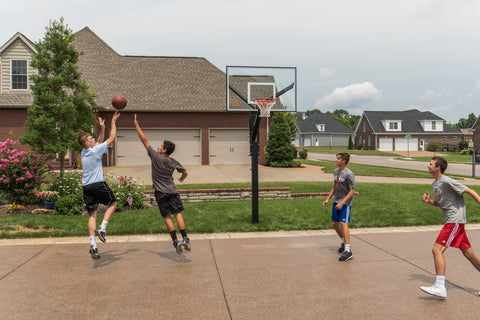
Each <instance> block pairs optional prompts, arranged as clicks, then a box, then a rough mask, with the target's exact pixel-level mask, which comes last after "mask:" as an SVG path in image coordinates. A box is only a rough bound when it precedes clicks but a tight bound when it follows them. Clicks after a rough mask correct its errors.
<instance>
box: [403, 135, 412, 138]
mask: <svg viewBox="0 0 480 320" xmlns="http://www.w3.org/2000/svg"><path fill="white" fill-rule="evenodd" d="M404 138H405V139H412V135H411V134H406V135H405V137H404Z"/></svg>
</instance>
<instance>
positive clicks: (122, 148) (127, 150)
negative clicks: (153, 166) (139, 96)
mask: <svg viewBox="0 0 480 320" xmlns="http://www.w3.org/2000/svg"><path fill="white" fill-rule="evenodd" d="M142 131H143V133H144V134H145V136H146V137H147V139H148V141H149V142H150V145H151V146H152V147H153V148H155V149H158V147H160V145H161V144H162V143H163V141H164V140H171V141H173V142H174V143H175V152H174V153H173V154H172V157H173V158H175V159H176V160H178V161H180V163H181V164H183V165H199V164H201V161H202V160H201V141H200V129H142ZM116 164H117V166H138V165H150V158H149V157H148V154H147V150H145V147H144V146H143V144H142V142H141V141H140V138H139V137H138V134H137V131H136V130H133V129H119V130H118V131H117V162H116Z"/></svg>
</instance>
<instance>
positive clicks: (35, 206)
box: [0, 204, 53, 216]
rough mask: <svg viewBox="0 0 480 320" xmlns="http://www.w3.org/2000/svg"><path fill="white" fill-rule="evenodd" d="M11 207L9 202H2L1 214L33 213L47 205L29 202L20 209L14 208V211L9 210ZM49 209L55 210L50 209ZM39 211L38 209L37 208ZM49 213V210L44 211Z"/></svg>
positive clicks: (0, 206)
mask: <svg viewBox="0 0 480 320" xmlns="http://www.w3.org/2000/svg"><path fill="white" fill-rule="evenodd" d="M8 207H9V205H8V204H2V205H0V216H13V215H17V214H32V213H33V211H34V210H37V209H45V206H44V205H43V204H28V205H25V208H23V209H19V210H13V211H7V208H8ZM48 211H53V210H48ZM37 212H38V210H37ZM44 213H48V212H44Z"/></svg>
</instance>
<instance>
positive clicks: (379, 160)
mask: <svg viewBox="0 0 480 320" xmlns="http://www.w3.org/2000/svg"><path fill="white" fill-rule="evenodd" d="M410 153H411V154H412V153H413V152H410ZM426 155H431V156H433V152H430V153H428V154H427V153H422V154H421V156H426ZM411 156H412V155H411ZM401 157H402V156H401V155H398V156H396V157H385V156H361V155H360V156H359V155H351V156H350V162H351V163H358V164H370V165H376V166H384V167H394V168H404V169H415V170H424V171H427V162H422V161H413V160H407V159H405V160H397V159H396V158H401ZM308 158H309V159H310V160H331V161H335V155H333V154H320V153H309V154H308ZM475 169H476V170H475V171H476V172H475V176H477V177H478V176H480V166H478V165H477V166H476V168H475ZM472 172H473V168H472V165H471V164H457V163H449V164H448V168H447V171H446V174H447V175H448V174H459V175H464V176H470V177H471V176H472Z"/></svg>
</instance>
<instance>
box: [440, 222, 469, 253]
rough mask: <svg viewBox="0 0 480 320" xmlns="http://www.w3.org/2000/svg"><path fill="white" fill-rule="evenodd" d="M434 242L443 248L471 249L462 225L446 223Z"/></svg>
mask: <svg viewBox="0 0 480 320" xmlns="http://www.w3.org/2000/svg"><path fill="white" fill-rule="evenodd" d="M435 242H436V243H438V244H439V245H441V246H444V247H453V248H459V249H460V250H464V249H467V248H471V247H472V246H471V245H470V241H468V237H467V233H466V232H465V224H463V223H446V224H445V225H444V226H443V229H442V231H440V234H439V235H438V237H437V240H436V241H435Z"/></svg>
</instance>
